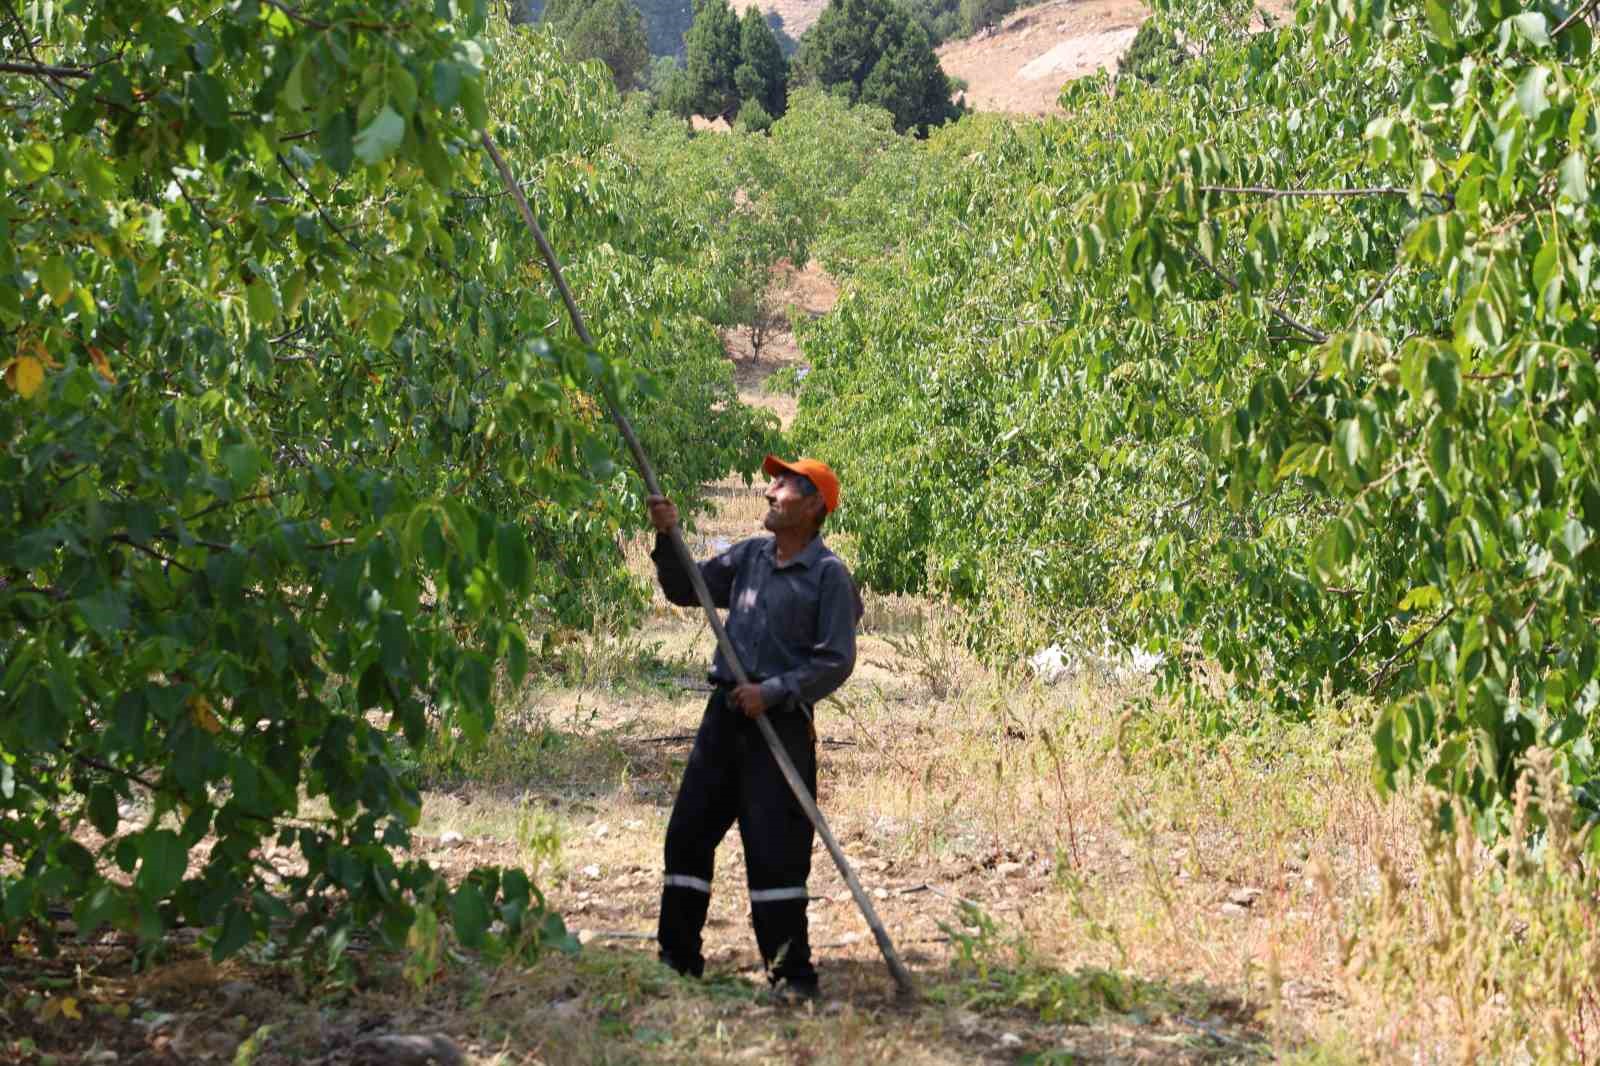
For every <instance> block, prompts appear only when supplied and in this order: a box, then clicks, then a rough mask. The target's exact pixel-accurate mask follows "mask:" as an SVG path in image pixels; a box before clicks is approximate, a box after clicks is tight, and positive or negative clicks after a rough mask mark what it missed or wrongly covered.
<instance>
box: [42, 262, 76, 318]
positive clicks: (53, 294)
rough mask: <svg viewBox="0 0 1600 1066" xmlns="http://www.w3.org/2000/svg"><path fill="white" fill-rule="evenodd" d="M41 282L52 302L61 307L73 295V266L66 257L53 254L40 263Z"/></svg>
mask: <svg viewBox="0 0 1600 1066" xmlns="http://www.w3.org/2000/svg"><path fill="white" fill-rule="evenodd" d="M39 283H40V284H41V285H43V286H44V291H45V293H46V295H48V296H49V297H50V302H51V303H53V304H55V305H56V306H57V307H60V306H62V305H64V304H65V303H66V302H67V297H68V296H70V295H72V288H73V284H74V282H73V277H72V267H71V266H69V265H68V264H67V261H66V259H65V258H64V257H62V256H59V255H52V256H51V257H50V258H48V259H46V260H45V261H44V262H43V263H40V264H39Z"/></svg>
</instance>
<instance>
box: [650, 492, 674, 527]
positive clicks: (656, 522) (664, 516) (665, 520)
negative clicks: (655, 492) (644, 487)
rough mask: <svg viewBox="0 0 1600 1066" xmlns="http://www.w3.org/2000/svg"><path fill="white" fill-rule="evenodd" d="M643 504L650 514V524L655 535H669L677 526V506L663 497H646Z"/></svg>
mask: <svg viewBox="0 0 1600 1066" xmlns="http://www.w3.org/2000/svg"><path fill="white" fill-rule="evenodd" d="M644 504H645V507H646V509H647V510H649V512H650V524H651V525H653V526H655V527H656V532H657V533H670V532H672V527H673V526H675V525H677V524H678V505H677V504H675V503H673V502H672V501H671V500H669V499H667V498H666V497H665V496H646V497H645V500H644Z"/></svg>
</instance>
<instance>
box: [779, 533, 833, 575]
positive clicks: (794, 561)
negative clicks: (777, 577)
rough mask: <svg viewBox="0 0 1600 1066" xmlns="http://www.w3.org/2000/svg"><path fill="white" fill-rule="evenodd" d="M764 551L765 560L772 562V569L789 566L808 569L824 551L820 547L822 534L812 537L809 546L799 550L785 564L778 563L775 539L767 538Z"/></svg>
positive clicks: (821, 546)
mask: <svg viewBox="0 0 1600 1066" xmlns="http://www.w3.org/2000/svg"><path fill="white" fill-rule="evenodd" d="M765 550H766V554H767V558H768V559H771V560H772V565H773V568H774V569H777V568H783V569H788V568H789V567H791V566H804V567H810V566H811V565H812V564H813V563H815V562H816V561H817V560H818V559H820V558H821V557H822V553H823V551H824V548H823V545H822V534H821V533H818V534H817V535H816V536H814V537H812V538H811V542H810V543H809V544H807V545H806V546H805V547H804V548H801V549H800V551H799V552H797V553H796V554H795V556H794V557H793V558H791V559H789V560H788V561H787V562H783V563H780V562H778V538H777V537H769V538H767V546H766V549H765Z"/></svg>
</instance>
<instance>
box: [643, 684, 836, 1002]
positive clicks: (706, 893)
mask: <svg viewBox="0 0 1600 1066" xmlns="http://www.w3.org/2000/svg"><path fill="white" fill-rule="evenodd" d="M729 695H730V694H729V692H728V690H727V689H723V688H718V689H717V690H716V691H715V692H713V693H712V694H711V699H710V701H709V702H708V703H707V704H706V711H705V716H704V717H703V718H701V720H700V729H699V732H697V733H696V734H695V738H694V748H693V749H692V750H691V751H690V752H689V765H688V766H687V767H685V768H684V771H683V782H682V784H680V785H679V786H678V798H677V800H676V801H675V802H674V803H673V804H672V819H671V821H669V822H668V823H667V849H666V850H667V856H666V857H667V875H666V883H665V885H664V887H663V888H662V890H661V924H660V928H659V930H658V932H657V940H658V941H659V942H660V944H661V958H662V961H664V962H666V963H667V965H669V966H671V967H672V968H673V969H675V970H677V971H678V972H680V973H689V974H694V975H695V976H697V977H698V976H699V975H700V974H701V972H702V971H703V970H704V968H705V958H704V956H703V955H702V954H701V952H700V948H701V939H700V933H701V930H702V929H704V928H705V924H706V908H707V907H708V906H709V904H710V902H711V875H712V870H713V865H714V863H715V860H716V851H717V845H718V844H720V843H721V842H722V838H723V836H725V835H726V834H727V832H728V829H729V827H730V826H732V825H733V823H734V822H735V821H737V822H738V823H739V838H740V839H741V840H742V841H743V842H744V858H745V868H746V874H747V877H748V881H749V886H750V921H751V924H753V925H754V926H755V931H756V945H757V946H758V947H759V948H760V949H761V961H762V962H763V963H764V964H765V965H766V967H767V974H768V976H769V977H770V978H772V979H773V980H774V981H776V980H777V979H779V978H786V979H788V980H790V981H795V982H805V981H815V980H816V976H817V971H816V970H815V969H814V968H813V967H812V965H811V944H810V941H809V940H807V935H806V878H807V877H808V876H810V873H811V841H812V837H813V836H814V834H815V832H816V830H815V829H813V828H812V826H811V820H810V819H809V818H807V817H806V814H805V811H803V810H801V809H800V803H799V801H798V800H796V799H795V798H794V793H793V792H791V791H790V789H789V784H788V782H787V781H785V780H784V779H783V774H782V772H781V771H780V770H779V769H778V764H777V762H776V761H774V760H773V758H772V751H771V750H770V749H769V748H768V747H767V742H766V740H765V739H764V738H763V737H762V736H761V730H760V727H758V726H757V725H756V723H755V722H753V721H751V720H750V719H748V718H746V717H745V716H744V715H743V714H741V713H740V712H739V711H738V710H737V709H736V708H735V707H734V706H733V705H732V703H731V701H730V700H729ZM767 719H768V720H769V721H770V722H771V723H772V726H773V728H774V729H775V730H776V731H777V733H778V737H779V738H780V739H781V740H782V741H783V746H784V748H785V749H786V750H787V751H788V753H789V758H790V759H791V760H793V762H794V765H795V769H796V770H798V771H799V772H800V777H801V779H802V780H803V781H805V783H806V787H807V788H808V789H810V791H811V794H812V795H813V796H815V795H816V794H817V749H816V743H815V741H814V740H813V739H812V736H811V726H810V722H809V721H808V719H807V718H806V717H805V715H804V714H803V713H801V712H800V711H799V710H797V709H794V708H785V709H782V710H777V711H770V712H768V714H767Z"/></svg>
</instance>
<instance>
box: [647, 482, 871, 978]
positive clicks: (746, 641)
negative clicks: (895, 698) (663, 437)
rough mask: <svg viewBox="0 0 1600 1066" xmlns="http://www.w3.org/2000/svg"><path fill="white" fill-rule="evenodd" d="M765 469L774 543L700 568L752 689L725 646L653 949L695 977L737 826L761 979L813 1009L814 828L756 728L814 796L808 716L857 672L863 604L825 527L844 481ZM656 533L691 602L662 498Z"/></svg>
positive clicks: (760, 543)
mask: <svg viewBox="0 0 1600 1066" xmlns="http://www.w3.org/2000/svg"><path fill="white" fill-rule="evenodd" d="M762 469H763V470H764V471H765V472H766V474H767V475H768V476H769V477H771V478H772V483H771V484H770V485H768V486H767V491H766V499H767V513H766V515H765V517H764V518H763V519H762V525H764V526H765V527H766V528H767V530H768V531H769V532H770V533H771V534H772V536H770V537H752V538H750V539H748V540H743V541H740V542H739V543H738V544H735V545H734V546H733V547H731V548H729V549H728V550H727V551H725V552H723V553H722V554H721V555H718V556H716V557H715V558H713V559H709V560H707V561H705V562H703V563H700V564H698V565H699V568H700V573H701V574H702V575H703V576H704V578H705V582H706V586H707V588H709V589H710V591H711V599H712V602H714V603H715V604H716V606H718V607H724V608H728V609H729V610H728V616H727V623H726V624H727V630H728V638H729V640H730V641H731V642H732V643H733V647H734V649H735V650H736V651H737V652H738V654H739V659H740V661H741V662H742V663H743V664H744V668H745V670H746V671H747V672H748V674H749V676H750V678H751V683H750V684H745V685H740V684H737V683H736V681H735V678H734V673H733V670H732V668H731V666H730V665H729V663H728V662H727V661H726V660H725V658H724V656H723V654H722V651H721V649H720V648H719V649H718V650H717V654H716V657H715V658H714V659H713V660H712V664H711V683H712V685H713V690H712V693H711V699H710V701H709V702H708V703H707V704H706V710H705V715H704V716H703V717H702V718H701V721H700V729H699V731H698V732H697V733H696V734H695V739H694V747H693V749H692V750H691V751H690V752H689V764H688V766H686V767H685V768H684V771H683V782H682V783H681V784H680V785H679V786H678V798H677V800H676V801H675V802H674V803H673V805H672V819H671V821H669V822H668V824H667V846H666V867H667V868H666V879H665V883H664V885H663V887H662V890H661V923H660V927H659V931H658V933H657V939H658V940H659V942H660V945H661V958H662V961H664V962H665V963H666V964H667V965H669V966H671V967H672V968H673V969H675V970H677V971H678V972H679V973H683V974H692V975H694V976H696V977H698V976H700V974H701V972H702V971H703V969H704V968H705V959H704V957H703V956H702V955H701V953H700V947H701V939H700V932H701V930H702V929H703V928H704V926H705V921H706V908H707V907H708V906H709V905H710V902H711V874H712V867H713V863H714V861H715V855H716V850H717V845H718V844H719V843H721V842H722V838H723V836H724V835H725V834H726V833H727V832H728V828H729V826H731V825H732V824H733V823H734V822H735V821H737V822H738V823H739V837H740V839H741V840H742V841H743V842H744V855H745V866H746V870H747V874H748V880H749V886H750V920H751V923H752V924H753V925H754V926H755V933H756V944H757V946H758V947H759V948H760V949H761V960H762V962H763V964H764V965H765V966H766V968H767V977H768V980H770V981H771V982H772V984H773V985H774V987H775V988H777V989H778V990H779V992H780V993H782V994H785V995H786V996H791V997H796V998H805V999H814V998H815V997H816V995H817V971H816V969H815V968H814V967H813V966H812V964H811V944H810V941H809V940H808V939H807V930H806V899H807V897H806V878H807V877H808V876H809V875H810V873H811V841H812V836H813V834H814V832H815V830H814V828H813V827H812V825H811V821H810V819H808V818H807V817H806V815H805V812H804V811H803V810H802V809H801V807H800V803H799V801H798V800H796V799H795V797H794V793H793V792H791V791H790V789H789V785H788V783H787V782H786V781H785V780H784V778H783V775H782V773H781V771H779V769H778V764H777V762H776V761H775V760H774V759H773V757H772V751H771V749H769V748H768V747H767V743H766V740H765V739H764V738H763V737H762V735H761V731H760V729H759V727H758V726H757V725H756V722H755V720H756V719H757V718H759V717H761V716H762V715H763V714H765V715H767V716H768V720H769V721H770V722H771V723H772V726H773V729H774V730H776V732H777V734H778V736H779V738H780V739H781V740H782V741H783V746H784V749H785V750H786V751H787V752H788V753H789V758H790V759H791V760H793V762H794V765H795V769H796V770H798V771H799V773H800V776H801V778H802V779H804V781H805V782H806V787H807V788H809V789H810V790H811V794H812V795H813V796H815V795H816V792H817V751H816V734H815V733H814V732H813V730H812V728H811V710H812V707H813V706H814V705H815V704H816V703H817V701H818V700H821V699H822V698H823V697H824V696H826V695H828V694H829V693H830V692H832V691H833V690H834V689H836V688H838V687H839V686H840V685H841V684H843V683H844V680H845V678H847V677H849V676H850V671H851V670H853V669H854V668H855V661H856V632H855V630H856V623H857V622H858V621H860V619H861V597H860V596H859V595H858V594H857V592H856V587H855V582H854V581H853V580H852V579H851V577H850V572H849V570H848V569H846V567H845V565H844V563H843V562H842V561H840V559H839V557H838V556H836V555H834V554H833V552H831V551H829V550H828V549H827V548H826V547H825V546H824V545H823V543H822V536H821V530H822V524H823V522H824V521H825V520H826V518H827V516H828V515H829V514H830V513H832V512H833V510H834V509H835V508H836V507H838V505H839V479H838V478H837V477H835V476H834V473H833V471H832V470H830V469H828V467H827V465H826V464H824V463H822V462H819V461H818V460H816V459H800V460H798V461H796V462H793V463H786V462H784V461H782V460H780V459H778V458H776V457H774V456H771V455H769V456H767V458H766V461H765V462H764V463H763V464H762ZM647 504H648V507H649V511H650V521H651V524H652V525H654V526H655V528H656V531H657V536H656V547H655V551H654V552H653V553H651V558H652V559H654V560H655V564H656V576H657V577H658V579H659V580H660V582H661V589H662V591H663V592H665V593H666V596H667V599H668V600H669V601H671V602H672V603H675V604H678V605H680V606H684V607H688V606H692V605H695V604H696V603H697V600H696V599H695V594H694V587H693V585H692V584H691V583H690V577H689V574H688V573H687V572H686V571H685V570H684V568H683V565H682V563H681V562H680V561H679V559H678V556H677V553H676V552H675V551H674V550H673V548H672V544H671V542H670V541H669V540H668V539H667V538H666V536H665V535H664V534H666V533H667V532H668V531H670V530H671V529H672V527H673V526H675V525H676V524H677V521H678V511H677V508H676V507H675V506H673V504H672V503H671V501H669V500H667V499H666V498H664V497H661V496H652V497H650V498H649V500H648V501H647Z"/></svg>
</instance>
